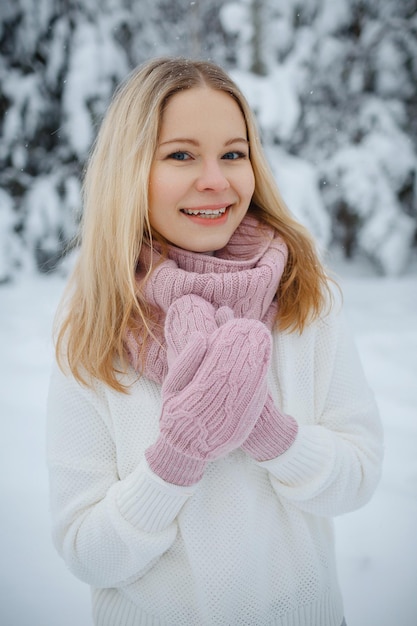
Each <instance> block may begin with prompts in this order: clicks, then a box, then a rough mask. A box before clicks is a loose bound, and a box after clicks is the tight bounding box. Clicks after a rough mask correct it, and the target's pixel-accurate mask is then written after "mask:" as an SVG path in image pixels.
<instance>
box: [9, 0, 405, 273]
mask: <svg viewBox="0 0 417 626" xmlns="http://www.w3.org/2000/svg"><path fill="white" fill-rule="evenodd" d="M416 6H417V5H416V0H400V1H399V0H337V2H335V1H334V0H285V1H284V0H282V1H280V0H234V1H227V0H204V1H203V0H195V1H189V0H2V1H1V3H0V46H1V56H0V281H1V282H5V281H7V280H10V279H12V278H13V276H14V275H15V274H16V272H18V271H20V270H21V269H22V268H26V269H27V268H28V267H30V268H33V267H34V268H36V269H37V270H39V271H40V272H49V271H51V270H53V269H54V268H56V266H57V265H58V264H59V262H60V259H61V257H62V254H63V251H64V249H65V247H66V246H67V244H68V242H69V241H70V240H71V238H72V237H73V235H74V233H75V230H76V226H77V222H78V220H79V217H80V210H81V209H80V175H81V173H82V171H83V166H84V163H85V160H86V157H87V155H88V152H89V149H90V147H91V144H92V141H93V139H94V137H95V134H96V131H97V127H98V124H99V123H100V120H101V118H102V115H103V112H104V111H105V109H106V107H107V105H108V103H109V99H110V97H111V94H112V92H113V91H114V88H115V86H116V84H117V83H119V82H120V81H121V80H122V79H123V78H124V77H125V76H126V75H127V73H128V72H129V71H130V70H131V69H132V68H133V67H134V66H136V65H137V64H138V63H141V62H142V61H144V60H145V59H148V58H149V57H152V56H160V55H185V56H191V57H199V58H204V59H211V60H213V61H215V62H217V63H220V64H221V65H223V66H224V67H225V68H226V69H227V70H229V71H230V72H231V74H232V75H233V77H234V78H235V80H236V81H237V82H238V84H239V85H240V86H241V88H242V89H243V91H244V93H245V94H246V96H247V98H248V99H249V101H250V103H251V105H252V107H253V108H254V110H255V111H256V113H257V116H258V120H259V124H260V127H261V131H262V137H263V141H264V145H265V147H266V149H267V151H268V154H269V157H270V162H271V165H272V167H273V169H274V172H275V174H276V177H277V180H278V182H279V184H280V186H281V190H282V193H283V195H284V198H285V200H286V201H287V203H288V204H289V206H290V208H291V210H292V211H293V212H294V213H295V214H296V215H297V217H299V219H301V220H302V221H303V222H305V223H306V224H307V225H308V226H309V227H310V229H311V230H312V231H313V233H314V234H315V235H316V237H317V239H318V240H319V242H320V243H321V244H322V245H323V246H324V247H325V248H327V247H328V246H329V245H330V244H332V245H335V246H336V247H338V248H340V250H341V251H342V253H343V255H344V256H346V257H348V258H352V257H359V256H360V257H362V258H366V259H367V260H369V262H370V263H371V264H372V265H373V267H374V268H375V271H376V272H379V273H382V274H387V275H397V274H400V273H402V272H404V270H405V269H406V268H407V267H408V266H409V264H410V262H411V260H412V257H413V253H415V250H416V243H417V237H416V233H417V229H416V226H417V191H416V168H417V132H416V130H417V13H416Z"/></svg>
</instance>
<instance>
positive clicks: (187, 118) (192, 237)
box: [149, 87, 255, 252]
mask: <svg viewBox="0 0 417 626" xmlns="http://www.w3.org/2000/svg"><path fill="white" fill-rule="evenodd" d="M254 187H255V180H254V175H253V171H252V166H251V163H250V160H249V145H248V141H247V135H246V124H245V120H244V117H243V115H242V112H241V111H240V108H239V106H238V104H237V103H236V102H235V100H234V99H233V98H232V97H231V96H229V95H228V94H226V93H224V92H222V91H216V90H214V89H210V88H209V87H193V88H191V89H189V90H187V91H181V92H179V93H177V94H176V95H175V96H173V97H172V98H171V99H170V100H169V102H168V105H167V107H166V109H165V111H164V114H163V117H162V123H161V130H160V136H159V140H158V145H157V148H156V153H155V157H154V161H153V164H152V166H151V171H150V178H149V219H150V223H151V226H152V228H153V229H154V230H155V231H157V232H158V233H159V234H160V235H162V236H163V237H165V239H167V240H168V241H169V242H171V243H172V244H174V245H175V246H177V247H179V248H184V249H186V250H191V251H193V252H214V251H215V250H220V249H221V248H223V247H224V246H225V245H226V244H227V243H228V241H229V239H230V237H231V236H232V234H233V233H234V231H235V230H236V228H237V227H238V226H239V224H240V222H241V221H242V219H243V217H244V216H245V214H246V212H247V210H248V207H249V204H250V201H251V198H252V195H253V191H254Z"/></svg>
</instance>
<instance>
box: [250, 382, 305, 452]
mask: <svg viewBox="0 0 417 626" xmlns="http://www.w3.org/2000/svg"><path fill="white" fill-rule="evenodd" d="M297 432H298V424H297V422H296V421H295V419H294V418H293V417H291V416H290V415H285V413H281V412H280V411H279V410H278V409H277V408H276V406H275V404H274V401H273V399H272V397H271V395H270V393H268V396H267V399H266V403H265V406H264V408H263V409H262V412H261V415H260V417H259V419H258V421H257V422H256V424H255V427H254V429H253V430H252V432H251V434H250V435H249V437H248V438H247V439H246V441H245V442H244V443H243V444H242V449H243V450H245V452H247V453H248V454H249V455H250V456H251V457H253V458H254V459H255V460H256V461H269V460H270V459H274V458H275V457H277V456H279V455H280V454H282V453H283V452H285V451H286V450H288V448H289V447H290V446H291V445H292V444H293V443H294V441H295V438H296V436H297Z"/></svg>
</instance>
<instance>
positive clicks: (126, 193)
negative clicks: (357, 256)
mask: <svg viewBox="0 0 417 626" xmlns="http://www.w3.org/2000/svg"><path fill="white" fill-rule="evenodd" d="M196 86H207V87H209V88H212V89H216V90H220V91H223V92H225V93H227V94H229V95H230V96H231V97H232V98H234V100H235V101H236V102H237V104H238V105H239V107H240V109H241V111H242V114H243V116H244V118H245V121H246V126H247V133H248V139H249V146H250V160H251V164H252V168H253V171H254V175H255V191H254V195H253V199H252V203H251V207H250V211H251V212H252V213H253V214H255V215H256V216H257V217H258V218H259V219H260V220H261V221H263V222H265V223H267V224H269V225H271V226H273V227H274V228H275V229H276V230H277V231H279V232H280V234H281V235H282V237H283V239H284V240H285V241H286V243H287V245H288V249H289V257H288V263H287V266H286V269H285V272H284V276H283V278H282V280H281V284H280V287H279V294H278V295H279V298H280V309H279V319H278V320H277V325H278V326H279V328H280V329H281V330H285V329H287V330H289V331H298V332H302V330H303V329H304V328H305V326H306V324H308V323H309V322H311V321H312V320H314V319H315V318H316V317H317V316H319V315H320V313H321V311H322V310H323V307H324V305H325V302H326V301H328V298H327V297H326V294H327V293H328V292H329V289H328V281H327V277H326V274H325V271H324V269H323V267H322V265H321V263H320V261H319V259H318V256H317V253H316V249H315V245H314V242H313V240H312V239H311V237H310V235H309V233H308V232H307V230H306V229H305V228H304V227H303V226H301V225H300V224H299V223H298V222H296V221H295V220H294V219H293V217H292V216H291V214H290V212H289V211H288V209H287V208H286V206H285V204H284V202H283V200H282V198H281V196H280V194H279V191H278V189H277V186H276V183H275V180H274V178H273V176H272V173H271V171H270V169H269V166H268V164H267V162H266V159H265V156H264V153H263V149H262V147H261V142H260V139H259V136H258V131H257V127H256V124H255V121H254V117H253V114H252V112H251V110H250V107H249V105H248V103H247V101H246V99H245V98H244V96H243V95H242V93H241V92H240V90H239V89H238V87H237V86H236V85H235V83H234V82H233V81H232V80H231V79H230V77H229V76H228V75H227V74H226V73H225V72H224V71H223V70H222V69H221V68H220V67H218V66H217V65H215V64H213V63H210V62H206V61H191V60H188V59H182V58H180V59H178V58H160V59H152V60H151V61H149V62H147V63H146V64H144V65H143V66H141V67H139V68H138V69H136V70H135V71H134V72H133V73H132V74H131V75H130V76H129V77H128V79H127V80H126V81H125V83H123V84H122V85H121V87H120V88H119V89H118V90H117V91H116V93H115V95H114V97H113V100H112V103H111V104H110V107H109V109H108V112H107V114H106V116H105V118H104V120H103V123H102V125H101V128H100V131H99V133H98V136H97V139H96V142H95V145H94V147H93V150H92V153H91V157H90V159H89V163H88V166H87V169H86V174H85V179H84V195H83V200H84V211H83V219H82V224H81V230H80V236H79V243H80V244H81V245H80V250H79V255H78V258H77V262H76V265H75V268H74V271H73V273H72V276H71V278H70V281H69V283H68V287H67V290H66V293H65V294H64V298H63V300H62V302H61V306H60V308H59V310H58V314H57V341H56V355H57V360H58V363H59V364H60V366H61V367H64V364H66V365H68V366H69V369H70V370H71V372H72V374H73V375H74V376H75V377H76V379H77V380H79V381H80V382H82V383H84V384H90V383H91V379H92V378H97V379H100V380H102V381H104V382H105V383H106V384H108V385H110V386H111V387H113V388H114V389H116V390H117V391H125V389H124V387H123V385H122V384H121V383H120V381H119V379H118V372H117V369H116V362H119V363H120V364H121V366H122V367H123V366H124V364H125V350H124V337H125V336H126V332H127V329H129V328H130V327H131V326H132V324H133V320H138V319H139V320H140V322H141V325H142V328H143V331H144V334H145V335H146V334H147V333H149V322H150V315H151V313H150V311H149V308H148V307H147V305H146V302H145V301H144V300H143V298H142V297H141V293H140V291H138V289H137V285H136V280H135V273H136V269H137V264H138V258H139V253H140V249H141V246H142V243H143V242H144V241H145V240H146V241H150V242H151V241H152V230H151V226H150V223H149V218H148V181H149V172H150V168H151V164H152V161H153V158H154V153H155V149H156V146H157V141H158V135H159V131H160V126H161V119H162V114H163V111H164V108H165V107H166V105H167V102H168V101H169V99H170V98H171V97H172V96H173V95H174V94H175V93H177V92H179V91H181V90H183V89H190V88H192V87H196Z"/></svg>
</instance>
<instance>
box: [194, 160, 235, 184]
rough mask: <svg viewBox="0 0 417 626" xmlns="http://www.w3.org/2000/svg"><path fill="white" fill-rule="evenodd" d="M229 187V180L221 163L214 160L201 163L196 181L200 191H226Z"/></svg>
mask: <svg viewBox="0 0 417 626" xmlns="http://www.w3.org/2000/svg"><path fill="white" fill-rule="evenodd" d="M229 187H230V183H229V180H228V178H227V176H226V175H225V173H224V171H223V169H222V164H221V163H219V161H217V160H215V159H213V160H207V161H203V162H202V163H201V166H200V171H199V173H198V177H197V180H196V189H197V190H198V191H224V190H225V189H228V188H229Z"/></svg>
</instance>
